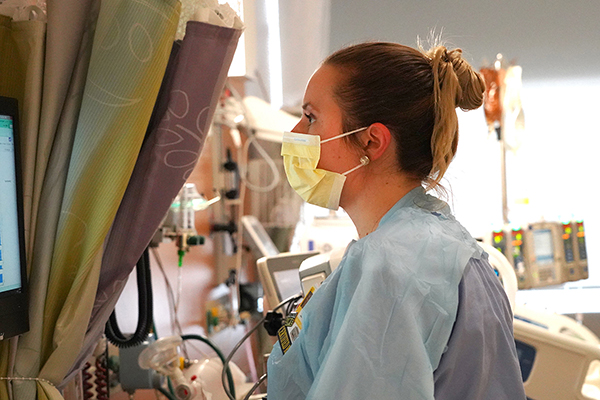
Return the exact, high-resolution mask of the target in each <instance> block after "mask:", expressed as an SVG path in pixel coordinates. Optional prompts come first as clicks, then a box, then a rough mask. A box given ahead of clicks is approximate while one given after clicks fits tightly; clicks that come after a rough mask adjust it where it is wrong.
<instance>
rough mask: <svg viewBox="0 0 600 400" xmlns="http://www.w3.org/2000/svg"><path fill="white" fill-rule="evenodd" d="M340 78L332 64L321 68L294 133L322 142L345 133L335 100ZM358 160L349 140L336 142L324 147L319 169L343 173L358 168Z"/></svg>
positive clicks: (305, 94)
mask: <svg viewBox="0 0 600 400" xmlns="http://www.w3.org/2000/svg"><path fill="white" fill-rule="evenodd" d="M338 79H339V72H338V71H337V70H336V68H335V67H332V66H329V65H324V66H322V67H321V68H319V69H318V70H317V71H316V72H315V73H314V74H313V76H312V77H311V78H310V81H309V82H308V85H307V86H306V91H305V93H304V101H303V105H302V109H303V115H302V119H301V120H300V122H298V124H297V125H296V126H295V127H294V129H293V130H292V132H297V133H308V134H311V135H319V136H320V137H321V141H323V140H324V139H328V138H331V137H334V136H337V135H339V134H341V133H344V132H343V127H342V110H341V109H340V107H339V106H338V104H337V102H336V100H335V97H334V87H335V85H336V83H337V82H338ZM359 159H360V156H359V155H357V152H356V150H355V149H352V148H350V146H349V145H348V144H347V142H346V140H344V139H342V138H340V139H335V140H332V141H331V142H327V143H323V144H321V158H320V160H319V164H318V168H321V169H324V170H327V171H332V172H337V173H343V172H346V171H348V170H350V169H352V168H354V167H355V166H357V165H358V164H359V163H360V162H359ZM351 175H352V174H351ZM349 177H350V176H349Z"/></svg>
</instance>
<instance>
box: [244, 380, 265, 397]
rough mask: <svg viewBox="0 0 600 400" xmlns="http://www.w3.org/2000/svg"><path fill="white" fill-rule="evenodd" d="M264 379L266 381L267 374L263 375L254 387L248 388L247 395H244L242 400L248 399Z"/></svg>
mask: <svg viewBox="0 0 600 400" xmlns="http://www.w3.org/2000/svg"><path fill="white" fill-rule="evenodd" d="M265 379H267V374H264V375H263V376H261V377H260V379H259V380H258V381H257V382H256V383H255V384H254V386H252V387H251V388H250V390H249V391H248V393H246V396H245V397H244V400H248V399H249V398H250V396H252V393H254V391H255V390H256V388H257V387H259V386H260V384H261V383H263V382H264V381H265Z"/></svg>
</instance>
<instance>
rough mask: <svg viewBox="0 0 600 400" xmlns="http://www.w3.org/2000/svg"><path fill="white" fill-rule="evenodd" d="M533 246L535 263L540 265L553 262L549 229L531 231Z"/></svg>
mask: <svg viewBox="0 0 600 400" xmlns="http://www.w3.org/2000/svg"><path fill="white" fill-rule="evenodd" d="M533 245H534V251H535V261H536V262H537V263H538V264H541V265H547V264H552V263H553V262H554V248H553V246H552V231H551V230H550V229H537V230H534V231H533Z"/></svg>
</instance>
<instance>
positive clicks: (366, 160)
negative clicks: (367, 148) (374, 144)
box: [342, 155, 371, 176]
mask: <svg viewBox="0 0 600 400" xmlns="http://www.w3.org/2000/svg"><path fill="white" fill-rule="evenodd" d="M370 162H371V159H370V158H369V156H366V155H365V156H362V157H361V158H360V165H357V166H356V167H354V168H352V169H351V170H349V171H346V172H344V173H343V174H342V175H344V176H346V175H348V174H349V173H350V172H354V171H356V170H357V169H359V168H361V167H364V166H365V165H367V164H369V163H370Z"/></svg>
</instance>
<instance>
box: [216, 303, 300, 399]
mask: <svg viewBox="0 0 600 400" xmlns="http://www.w3.org/2000/svg"><path fill="white" fill-rule="evenodd" d="M300 298H302V295H301V294H297V295H294V296H291V297H288V298H287V299H285V300H283V301H282V302H281V303H279V304H278V305H277V307H275V308H274V309H273V311H277V310H278V309H280V308H281V307H283V306H284V305H286V304H287V303H289V302H290V301H296V300H298V299H300ZM265 319H266V317H262V319H261V320H260V321H259V322H258V323H257V324H256V325H255V326H254V327H253V328H252V329H250V330H249V331H248V332H247V333H246V334H245V335H244V337H243V338H242V339H240V341H239V342H237V344H236V345H235V346H234V347H233V350H231V353H229V355H228V356H227V359H225V361H224V362H223V372H222V374H221V382H222V383H223V389H224V390H225V394H226V395H227V397H229V399H230V400H236V399H235V397H234V396H233V394H231V393H230V392H229V390H227V385H226V384H225V375H226V374H225V371H226V368H227V370H228V369H229V361H231V359H232V358H233V355H234V354H235V352H236V351H238V349H239V348H240V347H241V346H242V344H243V343H244V342H245V341H246V339H248V338H249V337H250V335H252V334H253V333H254V332H255V331H256V330H257V329H258V328H259V327H260V326H262V324H263V323H264V322H265Z"/></svg>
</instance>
